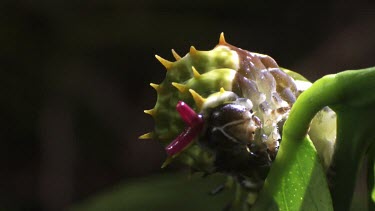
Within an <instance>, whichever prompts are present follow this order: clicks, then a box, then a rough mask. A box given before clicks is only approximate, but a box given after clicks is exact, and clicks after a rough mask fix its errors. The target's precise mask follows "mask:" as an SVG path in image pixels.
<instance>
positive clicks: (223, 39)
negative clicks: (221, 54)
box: [219, 32, 227, 45]
mask: <svg viewBox="0 0 375 211" xmlns="http://www.w3.org/2000/svg"><path fill="white" fill-rule="evenodd" d="M225 44H227V42H226V41H225V37H224V32H221V33H220V38H219V45H225Z"/></svg>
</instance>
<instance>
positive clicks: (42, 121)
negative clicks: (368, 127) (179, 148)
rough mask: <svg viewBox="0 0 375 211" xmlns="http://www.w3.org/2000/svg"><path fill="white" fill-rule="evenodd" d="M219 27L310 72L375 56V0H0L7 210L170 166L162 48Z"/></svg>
mask: <svg viewBox="0 0 375 211" xmlns="http://www.w3.org/2000/svg"><path fill="white" fill-rule="evenodd" d="M220 32H225V35H226V40H227V41H228V42H229V43H231V44H233V45H236V46H238V47H241V48H243V49H247V50H250V51H254V52H259V53H264V54H268V55H270V56H272V57H273V58H274V59H275V60H276V61H277V62H278V63H279V65H280V66H283V67H286V68H289V69H292V70H295V71H297V72H300V73H302V74H303V75H305V76H306V77H307V78H309V79H310V80H316V79H318V78H319V77H321V76H323V75H325V74H328V73H336V72H338V71H342V70H346V69H358V68H364V67H369V66H374V65H375V3H374V1H368V2H366V1H357V0H345V1H344V0H330V1H323V0H321V1H290V2H287V1H270V0H268V1H263V0H258V1H225V2H224V1H223V2H219V1H215V0H205V1H203V0H201V1H195V0H190V1H182V2H178V1H172V0H169V1H167V0H163V1H145V0H138V1H120V0H107V1H104V0H103V1H99V0H92V1H88V0H82V1H67V0H54V1H53V0H50V1H47V0H46V1H41V0H40V1H38V0H35V1H32V0H29V1H1V2H0V44H1V45H0V108H1V110H0V210H1V209H5V210H59V209H62V208H67V207H70V206H71V205H72V204H75V203H79V202H80V201H82V200H84V199H86V198H88V197H90V196H93V195H95V194H96V193H100V192H101V191H103V190H108V189H111V188H112V187H114V186H116V184H118V183H119V182H121V181H126V180H129V179H130V178H136V177H140V176H147V175H151V174H155V173H158V172H161V171H168V170H161V169H160V166H161V164H162V162H163V160H164V158H165V154H164V151H163V148H162V147H161V146H160V145H159V143H157V142H155V141H147V140H146V141H138V140H137V137H138V136H139V135H141V134H143V133H146V132H149V131H151V130H152V128H153V121H152V119H151V118H150V117H149V116H147V115H144V114H143V110H144V109H149V108H152V107H153V106H154V103H155V100H156V94H155V92H154V91H153V90H152V88H150V87H149V83H150V82H154V83H160V82H161V81H162V80H163V78H164V75H165V70H164V68H163V67H162V66H161V65H160V64H159V63H158V62H157V60H156V59H155V58H154V54H156V53H157V54H158V55H160V56H162V57H164V58H166V59H169V60H172V58H173V57H172V54H171V52H170V49H171V48H174V49H175V50H176V51H177V52H178V53H179V54H180V55H185V53H187V52H188V49H189V47H190V46H191V45H194V46H195V47H196V48H197V49H198V50H199V49H202V50H209V49H211V48H213V47H214V46H215V45H216V44H217V42H218V38H219V34H220Z"/></svg>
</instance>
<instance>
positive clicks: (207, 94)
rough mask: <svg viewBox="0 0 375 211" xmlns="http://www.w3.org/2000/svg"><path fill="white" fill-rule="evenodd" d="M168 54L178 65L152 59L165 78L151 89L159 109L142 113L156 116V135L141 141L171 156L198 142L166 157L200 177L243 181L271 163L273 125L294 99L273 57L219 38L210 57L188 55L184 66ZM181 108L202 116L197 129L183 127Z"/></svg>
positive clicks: (292, 83) (290, 83) (276, 135)
mask: <svg viewBox="0 0 375 211" xmlns="http://www.w3.org/2000/svg"><path fill="white" fill-rule="evenodd" d="M172 53H173V55H174V57H175V59H176V61H175V62H170V61H167V60H165V59H162V58H161V57H159V56H156V58H157V59H158V60H159V61H160V62H161V63H162V64H163V65H164V66H165V68H166V69H167V73H166V78H165V79H164V81H163V82H162V83H161V84H159V85H156V84H151V86H152V87H153V88H155V90H156V91H157V95H158V97H157V102H156V105H155V107H154V108H153V109H151V110H146V111H145V113H148V114H150V115H152V116H153V118H154V120H155V130H154V131H153V132H152V133H149V134H146V135H144V136H141V138H153V139H157V140H160V141H161V142H162V143H163V144H164V145H166V146H168V147H169V148H171V147H172V146H174V147H176V146H177V145H176V140H177V141H185V142H186V143H185V144H184V145H183V146H188V145H189V144H190V142H189V141H186V140H190V139H191V140H197V141H196V142H191V144H190V145H189V146H188V147H185V149H184V150H182V149H181V150H180V149H179V150H177V151H176V150H175V151H173V153H170V155H171V157H176V158H178V159H179V160H180V161H182V162H184V163H186V164H188V165H189V166H191V167H192V168H193V169H196V170H200V171H204V172H212V171H224V172H230V173H236V172H240V173H241V174H245V175H247V174H251V173H248V172H247V171H248V170H245V169H248V167H249V166H251V165H253V166H254V165H255V166H264V165H265V164H267V163H269V162H270V161H271V160H272V159H273V158H274V157H275V155H276V153H277V149H278V143H279V140H280V132H279V129H278V124H279V125H280V123H281V122H282V121H283V120H284V119H285V118H286V117H287V115H288V112H289V109H290V107H291V105H292V104H293V103H294V101H295V99H296V97H297V95H298V93H299V92H298V90H297V87H296V85H295V81H294V80H293V78H292V77H290V76H289V75H288V74H287V73H285V72H284V71H283V70H282V69H280V68H279V67H278V65H277V63H276V62H275V61H274V60H273V59H272V58H271V57H269V56H266V55H262V54H257V53H252V52H249V51H246V50H242V49H240V48H237V47H234V46H232V45H230V44H228V43H227V42H225V40H224V37H223V35H221V36H220V41H219V44H218V45H217V46H216V47H215V48H214V49H213V50H210V51H198V50H196V49H195V48H194V47H191V48H190V52H189V53H188V54H186V55H185V56H184V57H182V58H181V57H180V56H179V55H177V54H176V53H175V52H174V51H173V50H172ZM179 101H183V102H185V103H186V105H190V106H191V107H192V109H193V111H195V113H196V114H197V115H198V114H200V115H201V116H202V122H203V123H202V124H203V125H202V126H199V127H198V126H197V127H196V128H199V129H196V128H195V126H194V125H193V126H192V125H188V124H189V123H188V122H187V120H186V119H184V120H185V122H187V123H186V124H187V126H186V124H185V123H184V120H183V118H181V117H180V114H181V115H182V116H183V115H184V113H183V112H182V113H181V112H180V114H179V112H178V111H177V110H176V105H178V104H179ZM193 116H194V115H193ZM198 122H199V121H198ZM198 125H199V124H198ZM185 128H186V129H185ZM194 128H195V129H194ZM192 134H193V135H192ZM176 137H177V138H176ZM172 140H175V142H172ZM171 142H172V146H171V145H170V143H171ZM181 143H182V142H181ZM172 149H173V148H172ZM232 158H235V159H232Z"/></svg>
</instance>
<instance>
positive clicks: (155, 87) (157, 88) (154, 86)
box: [150, 83, 160, 91]
mask: <svg viewBox="0 0 375 211" xmlns="http://www.w3.org/2000/svg"><path fill="white" fill-rule="evenodd" d="M150 86H151V87H152V88H154V89H155V90H156V91H159V90H160V86H159V84H154V83H150Z"/></svg>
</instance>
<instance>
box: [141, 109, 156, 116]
mask: <svg viewBox="0 0 375 211" xmlns="http://www.w3.org/2000/svg"><path fill="white" fill-rule="evenodd" d="M143 112H145V114H148V115H151V116H154V115H155V109H149V110H144V111H143Z"/></svg>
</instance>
